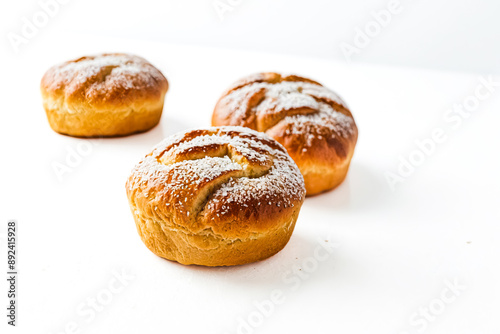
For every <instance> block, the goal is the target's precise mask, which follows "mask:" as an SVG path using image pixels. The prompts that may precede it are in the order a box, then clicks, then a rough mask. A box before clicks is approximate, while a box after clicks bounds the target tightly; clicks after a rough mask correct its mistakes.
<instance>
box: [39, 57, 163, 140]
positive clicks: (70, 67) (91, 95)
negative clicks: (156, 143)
mask: <svg viewBox="0 0 500 334" xmlns="http://www.w3.org/2000/svg"><path fill="white" fill-rule="evenodd" d="M40 90H41V93H42V98H43V106H44V108H45V111H46V113H47V118H48V120H49V124H50V126H51V128H52V129H53V130H54V131H56V132H58V133H62V134H65V135H70V136H75V137H114V136H125V135H130V134H133V133H137V132H143V131H147V130H149V129H151V128H153V127H154V126H155V125H157V124H158V122H159V121H160V117H161V113H162V110H163V101H164V99H165V94H166V92H167V90H168V82H167V79H166V78H165V77H164V76H163V74H161V72H160V71H159V70H158V69H156V68H155V67H154V66H153V65H151V64H150V63H149V62H148V61H146V60H145V59H144V58H141V57H137V56H133V55H128V54H120V53H114V54H101V55H95V56H89V57H82V58H79V59H76V60H71V61H67V62H65V63H62V64H60V65H56V66H54V67H52V68H50V69H49V70H48V71H47V72H46V73H45V75H44V76H43V78H42V82H41V85H40Z"/></svg>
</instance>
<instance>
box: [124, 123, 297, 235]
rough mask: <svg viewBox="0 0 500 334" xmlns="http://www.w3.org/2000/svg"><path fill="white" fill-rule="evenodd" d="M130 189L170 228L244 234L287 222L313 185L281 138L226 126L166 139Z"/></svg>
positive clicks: (135, 172)
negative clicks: (308, 183)
mask: <svg viewBox="0 0 500 334" xmlns="http://www.w3.org/2000/svg"><path fill="white" fill-rule="evenodd" d="M127 193H128V197H129V199H132V200H133V201H135V202H134V203H132V207H133V208H135V210H142V211H143V212H137V213H138V214H141V215H143V216H144V215H145V216H146V217H147V216H149V217H152V220H155V221H164V222H165V224H172V225H173V226H169V227H170V228H177V229H181V230H182V231H183V232H185V233H189V234H193V233H196V234H200V233H203V232H204V231H207V233H210V234H212V233H214V234H216V235H220V236H223V237H224V238H233V239H238V238H241V239H243V238H251V237H252V236H255V237H258V235H259V234H261V233H269V231H270V230H273V229H276V228H282V226H283V224H284V222H283V221H282V219H280V218H281V217H290V215H291V213H293V212H294V211H295V210H297V205H298V206H300V205H301V204H302V201H303V199H304V196H305V188H304V179H303V177H302V175H301V174H300V171H299V169H298V168H297V166H296V165H295V163H294V162H293V160H292V159H291V158H290V157H289V156H288V154H287V153H286V150H285V149H284V148H283V146H281V145H280V144H279V143H277V142H276V141H275V140H273V139H272V138H269V137H268V136H266V135H265V134H262V133H259V132H256V131H252V130H250V129H247V128H242V127H218V128H208V129H200V130H192V131H186V132H183V133H180V134H177V135H174V136H172V137H169V138H167V139H165V140H164V141H163V142H161V143H160V144H159V145H158V146H156V148H154V150H153V151H152V152H151V153H150V154H148V155H147V156H146V157H145V158H144V159H143V160H142V161H141V162H140V163H139V164H138V165H137V166H136V167H135V168H134V170H133V171H132V174H131V176H130V177H129V179H128V181H127ZM153 218H154V219H153Z"/></svg>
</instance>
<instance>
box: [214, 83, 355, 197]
mask: <svg viewBox="0 0 500 334" xmlns="http://www.w3.org/2000/svg"><path fill="white" fill-rule="evenodd" d="M212 125H213V126H220V125H239V126H245V127H249V128H251V129H254V130H257V131H261V132H265V133H266V134H268V135H269V136H271V137H272V138H274V139H276V140H277V141H278V142H279V143H281V144H282V145H283V146H284V147H285V148H286V149H287V151H288V154H290V156H291V157H292V158H293V160H294V161H295V162H296V163H297V165H298V167H299V169H300V171H301V172H302V175H303V176H304V180H305V184H306V189H307V195H308V196H310V195H315V194H318V193H321V192H323V191H326V190H330V189H333V188H335V187H337V186H338V185H339V184H341V183H342V181H343V180H344V179H345V177H346V175H347V171H348V169H349V164H350V162H351V158H352V156H353V154H354V147H355V146H356V141H357V138H358V129H357V127H356V123H355V122H354V119H353V117H352V114H351V112H350V111H349V109H348V108H347V106H346V104H345V102H344V101H343V100H342V99H341V98H340V97H339V96H338V95H337V94H335V93H334V92H332V91H331V90H329V89H328V88H326V87H323V86H322V85H321V84H319V83H317V82H316V81H313V80H310V79H307V78H303V77H299V76H296V75H280V74H277V73H258V74H254V75H251V76H249V77H246V78H244V79H242V80H240V81H238V82H236V83H234V84H233V85H232V86H231V88H229V89H228V90H227V91H226V92H225V93H224V94H223V95H222V97H221V98H220V99H219V101H218V102H217V105H216V106H215V110H214V113H213V116H212Z"/></svg>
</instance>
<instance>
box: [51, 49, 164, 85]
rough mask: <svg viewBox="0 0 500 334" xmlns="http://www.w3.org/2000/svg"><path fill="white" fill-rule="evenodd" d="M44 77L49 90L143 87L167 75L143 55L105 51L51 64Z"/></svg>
mask: <svg viewBox="0 0 500 334" xmlns="http://www.w3.org/2000/svg"><path fill="white" fill-rule="evenodd" d="M46 79H47V80H44V81H45V82H46V83H47V85H48V88H49V89H52V90H57V89H61V88H66V89H67V90H68V91H69V92H72V91H75V90H77V89H79V88H81V87H82V86H87V85H88V86H89V87H87V90H89V91H103V90H110V89H116V88H118V87H119V88H120V89H125V90H127V89H128V90H130V89H144V88H146V87H154V86H156V85H158V84H159V83H161V82H165V84H166V79H165V77H164V76H163V75H162V74H161V73H160V71H158V70H157V69H156V68H155V67H154V66H153V65H151V64H150V63H149V62H147V61H146V60H145V59H144V58H141V57H138V56H133V55H127V54H102V55H96V56H89V57H82V58H80V59H76V60H74V61H69V62H65V63H63V64H60V65H56V66H54V67H52V68H51V69H50V70H49V71H48V72H47V73H46Z"/></svg>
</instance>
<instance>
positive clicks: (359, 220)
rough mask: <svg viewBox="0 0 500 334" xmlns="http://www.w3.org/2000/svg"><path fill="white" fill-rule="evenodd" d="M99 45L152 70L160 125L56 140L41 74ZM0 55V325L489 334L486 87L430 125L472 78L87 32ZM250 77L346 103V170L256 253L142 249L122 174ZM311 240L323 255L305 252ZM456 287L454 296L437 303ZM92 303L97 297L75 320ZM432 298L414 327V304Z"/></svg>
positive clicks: (491, 164) (491, 280)
mask: <svg viewBox="0 0 500 334" xmlns="http://www.w3.org/2000/svg"><path fill="white" fill-rule="evenodd" d="M103 51H125V52H132V53H136V54H138V55H141V56H144V57H145V58H147V59H148V60H150V61H151V62H152V63H153V64H155V65H156V66H157V67H158V68H159V69H160V70H161V71H163V73H164V74H165V75H166V77H167V78H168V80H169V82H170V90H169V92H168V93H167V97H166V103H165V109H164V114H163V117H162V120H161V123H160V125H159V126H157V127H156V128H155V129H153V130H151V131H150V132H147V133H144V134H140V135H135V136H130V137H126V138H118V139H105V140H81V139H75V138H71V137H66V136H61V135H58V134H56V133H54V132H53V131H52V130H51V129H50V128H49V125H48V123H47V120H46V117H45V114H44V111H43V109H42V105H41V98H40V94H39V81H40V79H41V77H42V75H43V73H44V72H45V71H46V70H47V69H48V67H50V66H52V65H53V64H55V63H58V62H60V61H63V60H67V59H70V58H74V57H79V56H81V55H85V54H91V53H95V52H103ZM2 58H4V59H3V60H2V61H1V62H0V64H1V65H0V70H1V72H0V73H1V74H2V75H1V79H0V92H1V102H2V112H1V113H0V136H1V145H0V147H1V157H2V160H1V164H0V179H1V185H2V189H1V190H2V191H1V193H0V203H1V210H0V221H2V230H1V232H2V233H3V240H1V242H2V254H4V252H5V239H4V238H5V225H6V224H5V223H6V222H7V220H8V219H17V220H18V223H19V244H18V247H19V286H18V289H19V299H18V303H19V310H18V312H19V313H18V327H16V328H14V329H12V328H9V333H10V331H12V332H13V333H47V334H48V333H74V332H75V331H74V330H72V328H73V327H74V326H77V329H78V331H76V332H78V333H134V334H137V333H238V332H240V333H343V334H350V333H371V334H376V333H384V334H388V333H391V334H392V333H398V334H399V333H402V332H408V333H420V332H425V333H455V334H458V333H498V332H500V321H499V319H498V314H499V311H500V283H499V282H500V269H499V266H500V265H499V263H500V261H499V257H500V237H499V235H500V227H499V226H500V211H499V209H498V208H499V204H500V203H499V200H500V190H499V189H500V177H499V174H498V171H499V170H500V158H499V143H500V131H499V130H498V124H500V113H499V112H498V110H499V107H500V98H499V96H500V87H497V88H496V89H497V90H496V91H495V92H494V94H492V96H491V97H490V98H488V99H486V100H484V101H481V102H480V105H479V107H478V108H477V110H476V111H475V112H474V113H473V114H472V115H471V116H470V117H469V118H467V119H465V120H464V121H463V123H462V124H461V125H460V126H458V127H457V128H453V127H451V126H450V123H447V122H445V121H444V120H443V115H444V114H445V112H446V110H447V109H449V108H451V107H453V104H454V103H460V102H462V101H463V100H464V99H465V98H466V97H467V96H469V95H471V94H473V93H474V91H475V88H476V87H477V86H478V84H479V83H480V81H479V75H476V74H460V73H450V72H435V71H427V70H421V69H418V70H417V69H405V68H390V67H374V66H366V65H353V64H351V65H349V64H345V63H337V62H329V61H325V60H320V59H312V58H298V57H297V58H296V57H288V56H283V55H272V54H263V53H262V54H261V53H249V52H239V51H229V50H220V49H205V48H196V47H188V46H176V45H166V44H159V43H154V42H146V41H134V40H121V39H113V40H105V39H102V38H100V37H96V36H63V35H61V36H59V37H58V38H55V37H54V38H53V39H50V38H49V36H47V37H45V36H44V37H43V38H39V39H37V40H34V41H32V42H31V44H30V45H28V46H27V47H26V48H24V49H23V51H22V52H21V53H20V54H19V55H13V54H11V52H10V50H7V51H6V52H4V51H2ZM257 71H282V72H295V73H298V74H303V75H305V76H310V77H311V78H314V79H315V80H318V81H320V82H322V83H324V84H325V85H327V86H328V87H330V88H332V89H334V90H336V91H337V92H338V93H340V94H341V96H343V98H344V99H345V100H346V101H347V103H348V104H349V106H350V107H351V110H352V111H353V113H354V115H355V118H356V121H357V123H358V127H359V130H360V136H359V141H358V146H357V148H356V153H355V156H354V159H353V162H352V166H351V170H350V173H349V176H348V178H347V180H346V181H345V182H344V184H343V185H342V186H340V187H339V188H338V189H336V190H335V191H332V192H330V193H326V194H323V195H320V196H316V197H313V198H308V199H306V201H305V203H304V205H303V207H302V211H301V214H300V217H299V220H298V222H297V226H296V229H295V232H294V234H293V236H292V238H291V240H290V242H289V244H288V245H287V246H286V247H285V249H284V250H282V251H281V252H280V253H278V254H277V255H276V256H274V257H272V258H270V259H268V260H266V261H262V262H259V263H253V264H249V265H245V266H237V267H230V268H204V267H196V266H182V265H179V264H176V263H173V262H169V261H166V260H163V259H161V258H158V257H156V256H155V255H153V254H152V253H151V252H150V251H149V250H148V249H147V248H146V247H145V246H144V245H143V243H142V242H141V240H140V238H139V236H138V235H137V232H136V230H135V226H134V222H133V219H132V215H131V213H130V212H129V207H128V203H127V199H126V195H125V187H124V184H125V180H126V178H127V176H128V174H129V172H130V170H131V168H132V167H133V166H134V164H135V163H136V162H137V161H138V160H139V159H140V158H141V157H142V156H143V155H144V154H145V153H147V152H148V151H149V150H150V148H151V147H152V146H153V145H155V144H156V143H157V142H159V141H160V140H161V139H162V138H164V137H165V136H168V135H170V134H173V133H175V132H177V131H180V130H184V129H187V128H193V127H203V126H208V125H209V124H210V117H211V112H212V108H213V106H214V104H215V102H216V101H217V99H218V97H219V95H220V94H221V93H222V91H223V90H224V89H225V88H226V87H227V86H228V85H229V84H230V83H232V82H233V81H234V80H236V79H238V78H239V77H241V76H243V75H246V74H249V73H253V72H257ZM497 79H498V78H497ZM437 127H439V128H442V129H443V131H444V132H445V133H446V135H447V138H448V139H447V141H446V142H444V143H442V144H439V145H438V146H437V148H436V149H435V152H433V154H432V155H431V156H429V157H428V158H427V159H426V161H425V163H423V164H422V165H421V166H419V167H417V168H416V170H415V172H414V173H413V175H411V176H410V177H408V178H407V179H406V180H405V181H404V182H402V183H400V184H398V185H397V186H396V189H395V190H394V191H392V190H391V188H390V187H389V185H388V183H387V182H386V178H385V174H384V173H385V172H387V171H392V172H395V171H397V168H398V163H399V160H398V159H399V156H403V157H407V156H408V155H409V154H410V153H411V152H412V151H413V150H415V149H416V144H415V143H414V141H415V140H417V139H423V138H428V137H429V136H430V135H431V133H432V131H433V129H434V128H437ZM82 142H84V143H85V145H91V146H90V147H92V148H91V152H90V154H88V155H87V156H85V157H83V158H82V160H81V162H80V163H79V164H78V165H77V166H75V167H74V168H72V171H71V173H67V174H65V175H64V176H63V179H62V181H60V180H58V178H57V176H56V174H55V172H54V170H53V164H54V162H60V163H64V162H65V159H66V158H67V156H68V150H71V149H73V150H74V149H76V148H77V147H78V145H81V143H82ZM323 246H325V247H330V249H332V253H331V254H330V255H328V256H325V254H328V253H324V252H322V251H321V253H320V254H321V258H319V259H318V258H317V255H318V254H319V253H318V252H319V251H318V250H317V249H318V247H323ZM319 249H320V250H321V249H323V248H319ZM315 254H316V257H315ZM1 259H2V262H3V261H5V256H4V255H2V256H1ZM315 264H316V265H315ZM1 267H2V268H5V265H4V264H2V265H1ZM299 269H300V270H299ZM294 270H295V271H294ZM121 271H124V272H125V273H127V274H128V275H129V276H131V277H132V276H133V279H131V280H130V281H126V283H125V284H126V285H124V286H122V287H120V284H118V283H116V282H115V281H114V279H113V277H114V272H121ZM2 277H3V276H2ZM1 281H2V283H1V284H0V288H1V289H2V290H1V292H0V295H1V296H2V301H1V304H2V305H4V304H6V297H5V293H4V292H5V291H6V289H7V286H6V284H5V280H4V279H2V280H1ZM454 281H456V282H458V284H459V285H461V286H462V287H461V289H462V290H460V292H459V295H458V296H455V297H454V298H452V299H454V300H453V301H451V302H447V303H444V302H443V301H442V300H443V297H442V292H443V291H444V290H445V289H447V284H450V283H447V282H454ZM110 283H111V284H114V286H115V288H116V287H117V286H118V288H116V289H112V290H113V291H114V292H111V294H110V290H109V288H108V285H109V284H110ZM273 291H274V292H273ZM276 291H281V293H282V299H283V300H281V301H282V302H281V303H278V304H273V307H272V312H270V314H267V313H266V314H265V315H262V312H260V311H258V308H257V307H256V306H255V303H256V302H257V303H262V302H263V301H266V302H264V304H265V305H268V303H269V301H270V300H271V297H272V295H273V294H275V293H276ZM457 294H458V293H457ZM109 296H111V300H109V299H110V298H108V299H106V298H105V297H109ZM445 296H446V292H445ZM96 297H99V298H100V300H101V301H102V302H103V303H104V302H106V305H104V306H103V307H102V310H101V308H100V307H98V308H99V310H100V311H94V313H95V314H94V315H95V317H93V319H90V318H91V316H90V313H91V312H90V311H89V310H90V306H88V305H87V303H88V302H89V301H90V300H91V299H89V298H96ZM447 297H448V299H447V300H448V301H449V299H450V298H451V297H453V293H451V292H450V291H448V295H447ZM99 298H98V300H99ZM440 305H441V306H442V305H445V306H444V309H439V306H440ZM429 307H431V308H433V310H434V311H430V312H431V313H430V317H429V318H427V320H425V319H426V318H424V317H423V316H421V315H420V313H419V312H425V309H427V308H429ZM2 309H4V308H3V307H2ZM4 312H5V311H4ZM258 312H260V313H258ZM432 312H434V313H432ZM438 313H439V314H438ZM1 318H2V319H3V320H2V324H1V325H0V326H1V328H6V327H7V326H6V324H5V322H6V320H5V315H3V313H2V317H1ZM423 319H424V320H423ZM430 319H432V320H430ZM242 322H245V323H250V324H253V325H248V326H247V325H244V326H245V328H242V327H241V326H242V325H241V324H242ZM255 325H257V326H256V327H255ZM424 325H425V329H424V330H422V329H423V327H424ZM252 326H253V327H252ZM2 332H3V329H2Z"/></svg>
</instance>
